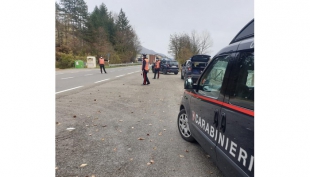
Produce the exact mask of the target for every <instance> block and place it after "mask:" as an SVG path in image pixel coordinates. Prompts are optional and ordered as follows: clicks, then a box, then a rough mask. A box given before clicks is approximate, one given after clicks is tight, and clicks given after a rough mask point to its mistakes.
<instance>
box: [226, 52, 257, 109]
mask: <svg viewBox="0 0 310 177" xmlns="http://www.w3.org/2000/svg"><path fill="white" fill-rule="evenodd" d="M234 68H236V69H234V71H232V72H233V73H234V74H233V75H232V77H231V79H232V82H231V83H232V87H231V92H230V98H229V102H230V103H231V104H234V105H237V106H240V107H245V108H248V109H252V110H254V52H241V53H240V54H239V56H238V59H237V63H236V67H234Z"/></svg>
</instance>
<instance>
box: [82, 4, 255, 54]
mask: <svg viewBox="0 0 310 177" xmlns="http://www.w3.org/2000/svg"><path fill="white" fill-rule="evenodd" d="M84 1H85V2H86V4H87V6H88V11H89V12H92V11H93V10H94V8H95V6H96V5H97V6H98V7H99V6H100V5H101V4H102V3H104V4H105V5H106V7H107V9H108V11H112V12H115V13H119V12H120V9H121V8H122V9H123V11H124V12H125V14H126V16H127V18H128V20H129V22H130V24H131V25H132V27H133V28H134V29H135V31H136V33H137V35H138V37H139V39H140V42H141V45H142V46H143V47H145V48H147V49H151V50H154V51H156V52H158V53H162V54H166V55H168V56H169V54H168V50H169V49H168V46H169V39H170V35H171V34H174V33H177V34H180V33H183V32H184V33H187V34H191V32H192V30H196V31H197V33H198V34H201V33H202V32H203V31H205V30H207V31H208V32H209V33H210V34H211V38H212V39H213V46H212V48H211V49H210V50H211V52H210V53H209V54H210V55H211V56H212V57H213V56H214V55H215V54H216V53H217V52H218V51H219V50H221V49H222V48H223V47H225V46H227V45H228V44H229V42H230V41H231V40H232V39H233V37H234V36H235V35H236V34H237V33H238V32H239V30H241V28H242V27H244V26H245V25H246V24H247V23H248V22H249V21H250V20H252V19H253V18H254V0H225V1H224V0H191V1H189V0H147V1H146V0H130V1H129V0H84Z"/></svg>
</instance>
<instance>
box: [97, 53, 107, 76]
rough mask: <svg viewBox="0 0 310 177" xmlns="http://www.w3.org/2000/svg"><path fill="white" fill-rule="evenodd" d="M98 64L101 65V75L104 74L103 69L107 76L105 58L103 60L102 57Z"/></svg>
mask: <svg viewBox="0 0 310 177" xmlns="http://www.w3.org/2000/svg"><path fill="white" fill-rule="evenodd" d="M98 63H99V66H100V72H101V74H102V69H103V70H104V72H105V73H106V74H107V72H106V71H105V68H104V58H103V57H100V58H99V61H98Z"/></svg>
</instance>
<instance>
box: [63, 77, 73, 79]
mask: <svg viewBox="0 0 310 177" xmlns="http://www.w3.org/2000/svg"><path fill="white" fill-rule="evenodd" d="M71 78H73V77H64V78H61V79H71Z"/></svg>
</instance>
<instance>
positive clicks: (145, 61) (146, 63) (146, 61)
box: [142, 55, 150, 85]
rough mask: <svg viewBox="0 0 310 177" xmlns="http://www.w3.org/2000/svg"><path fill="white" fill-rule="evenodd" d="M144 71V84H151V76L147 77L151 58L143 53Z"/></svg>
mask: <svg viewBox="0 0 310 177" xmlns="http://www.w3.org/2000/svg"><path fill="white" fill-rule="evenodd" d="M142 72H143V85H149V84H150V81H149V78H147V73H148V72H149V59H148V58H147V57H146V55H143V63H142Z"/></svg>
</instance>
